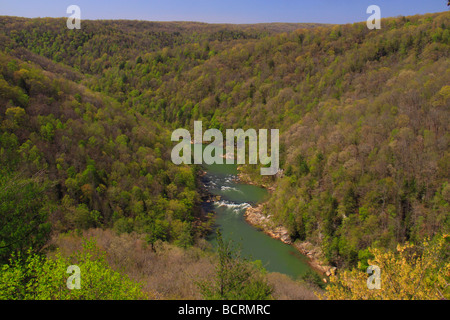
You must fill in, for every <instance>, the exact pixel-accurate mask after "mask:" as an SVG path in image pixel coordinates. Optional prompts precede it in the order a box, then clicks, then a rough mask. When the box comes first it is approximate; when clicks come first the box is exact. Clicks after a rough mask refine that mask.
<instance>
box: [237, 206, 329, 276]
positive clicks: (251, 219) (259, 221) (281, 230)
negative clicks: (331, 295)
mask: <svg viewBox="0 0 450 320" xmlns="http://www.w3.org/2000/svg"><path fill="white" fill-rule="evenodd" d="M262 208H263V204H260V205H258V206H257V207H249V208H247V210H246V212H245V214H244V217H245V219H246V221H247V222H248V223H250V224H251V225H253V226H255V227H257V228H259V229H261V230H262V231H263V232H264V233H266V234H268V235H269V236H270V237H272V238H274V239H278V240H281V241H283V242H284V243H286V244H291V245H293V246H294V247H295V248H297V250H299V251H300V253H302V254H303V255H305V256H307V257H308V258H309V260H310V261H309V263H310V265H311V267H312V268H314V269H316V270H318V271H320V272H321V273H324V274H326V275H327V276H329V275H331V274H332V272H334V271H335V270H336V268H332V267H330V266H325V265H323V264H322V263H321V261H322V259H323V254H322V250H320V248H318V247H316V246H314V245H313V244H311V243H309V242H298V241H297V242H295V243H293V242H292V239H291V237H290V236H289V231H288V230H287V229H286V228H285V227H283V226H280V225H276V224H275V223H274V222H273V221H272V220H271V219H270V217H271V215H268V216H265V215H264V214H263V213H262ZM333 269H334V270H333Z"/></svg>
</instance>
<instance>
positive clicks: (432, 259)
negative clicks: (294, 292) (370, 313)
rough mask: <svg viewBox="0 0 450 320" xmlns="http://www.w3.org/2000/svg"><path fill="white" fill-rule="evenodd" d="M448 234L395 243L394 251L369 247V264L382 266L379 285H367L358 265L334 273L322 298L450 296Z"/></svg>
mask: <svg viewBox="0 0 450 320" xmlns="http://www.w3.org/2000/svg"><path fill="white" fill-rule="evenodd" d="M449 247H450V235H447V234H446V235H443V236H440V237H437V238H436V239H435V240H434V241H431V242H430V241H428V240H425V241H424V242H422V243H421V244H419V245H414V244H410V243H406V244H404V245H400V244H399V245H398V246H397V250H396V252H392V251H387V252H383V251H382V250H380V249H370V252H371V253H372V254H373V256H374V258H373V259H370V260H369V264H370V265H376V266H378V267H379V268H380V269H381V289H379V290H370V289H368V288H367V277H368V275H367V274H366V273H364V272H362V271H360V270H358V269H353V270H352V271H344V272H343V273H342V274H341V275H333V276H332V277H331V278H330V281H331V283H330V285H329V286H327V292H326V293H325V295H324V296H323V297H322V298H327V299H333V300H335V299H337V300H340V299H344V300H350V299H351V300H355V299H363V300H368V299H374V300H379V299H381V300H391V299H392V300H440V299H449V298H450V287H449V285H450V259H449V258H450V254H449V252H450V250H449Z"/></svg>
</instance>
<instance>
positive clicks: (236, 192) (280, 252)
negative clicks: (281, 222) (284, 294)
mask: <svg viewBox="0 0 450 320" xmlns="http://www.w3.org/2000/svg"><path fill="white" fill-rule="evenodd" d="M203 168H204V170H205V171H206V174H205V175H204V176H203V178H202V182H203V184H204V186H205V187H206V188H207V190H208V191H209V192H210V193H211V194H213V195H214V196H220V197H221V199H220V200H217V201H214V202H204V203H203V208H204V210H205V211H207V212H214V213H215V217H216V227H219V228H220V229H221V231H222V235H223V238H224V239H225V240H232V241H234V242H235V244H236V245H237V247H238V248H240V249H241V253H242V255H243V256H246V257H247V258H249V259H251V260H261V262H262V264H263V266H264V267H265V268H266V270H267V271H269V272H279V273H283V274H286V275H289V276H290V277H292V278H294V279H296V278H298V277H299V276H301V275H302V274H305V273H306V272H307V271H308V270H311V267H310V266H309V265H308V258H307V257H306V256H304V255H302V254H301V253H300V252H299V251H298V250H297V249H295V248H294V247H293V246H290V245H288V244H285V243H283V242H281V241H279V240H276V239H273V238H271V237H270V236H268V235H266V234H265V233H264V232H261V231H259V230H257V229H256V228H254V227H252V226H251V225H249V224H248V223H247V222H246V221H245V218H244V213H245V210H246V208H247V207H249V206H253V205H255V204H256V203H258V202H262V201H264V200H265V199H266V197H267V196H268V193H267V190H266V189H264V188H261V187H258V186H254V185H248V184H243V183H239V182H238V181H236V178H237V174H238V171H237V165H235V164H223V165H217V164H213V165H204V166H203ZM208 241H210V242H211V243H213V244H215V233H213V234H211V235H210V236H209V238H208Z"/></svg>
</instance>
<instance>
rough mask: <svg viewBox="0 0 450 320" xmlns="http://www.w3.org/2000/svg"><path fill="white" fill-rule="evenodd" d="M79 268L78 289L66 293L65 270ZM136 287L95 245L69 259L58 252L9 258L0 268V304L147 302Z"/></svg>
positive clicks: (92, 244)
mask: <svg viewBox="0 0 450 320" xmlns="http://www.w3.org/2000/svg"><path fill="white" fill-rule="evenodd" d="M72 264H75V265H77V266H78V267H79V268H80V279H81V281H80V282H81V287H80V289H73V290H69V289H68V288H67V279H68V278H69V277H70V274H68V273H67V272H66V271H67V268H68V267H69V266H70V265H72ZM148 298H149V295H148V294H147V293H146V292H144V291H143V290H142V286H141V285H140V284H139V283H136V282H134V281H133V280H131V279H130V278H129V277H128V276H126V275H123V274H121V273H119V272H117V271H115V270H113V269H111V267H110V266H109V265H108V263H107V261H106V256H105V252H102V251H100V249H99V248H98V247H97V245H96V244H95V242H93V241H86V242H85V243H84V244H83V249H82V250H80V251H79V252H76V253H75V254H74V255H73V256H72V257H70V258H64V257H62V256H61V254H60V253H59V252H58V253H57V254H56V255H55V257H54V258H46V257H44V256H41V255H37V254H30V255H28V256H27V258H25V259H23V258H22V257H21V256H20V254H19V255H17V256H13V257H12V258H11V259H10V263H9V264H5V265H3V266H0V300H128V299H129V300H138V299H148Z"/></svg>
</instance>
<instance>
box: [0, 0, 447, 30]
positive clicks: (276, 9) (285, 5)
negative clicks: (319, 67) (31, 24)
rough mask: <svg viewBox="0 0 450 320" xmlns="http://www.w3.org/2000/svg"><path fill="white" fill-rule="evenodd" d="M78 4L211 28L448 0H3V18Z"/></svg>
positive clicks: (52, 12) (327, 18) (392, 11)
mask: <svg viewBox="0 0 450 320" xmlns="http://www.w3.org/2000/svg"><path fill="white" fill-rule="evenodd" d="M69 5H78V6H79V7H80V9H81V19H131V20H150V21H200V22H208V23H262V22H317V23H335V24H344V23H353V22H360V21H366V20H367V19H368V17H369V16H370V14H367V13H366V10H367V8H368V7H369V6H370V5H378V6H379V7H380V8H381V16H382V17H396V16H399V15H403V16H408V15H415V14H424V13H433V12H442V11H446V10H448V7H447V0H427V1H424V0H409V1H406V0H347V1H344V0H334V1H332V0H316V1H311V0H309V1H306V0H228V1H225V0H147V1H144V0H127V1H118V0H96V1H94V0H89V1H88V0H69V1H66V0H0V16H1V15H7V16H19V17H28V18H35V17H68V16H69V14H67V13H66V9H67V7H68V6H69Z"/></svg>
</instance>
